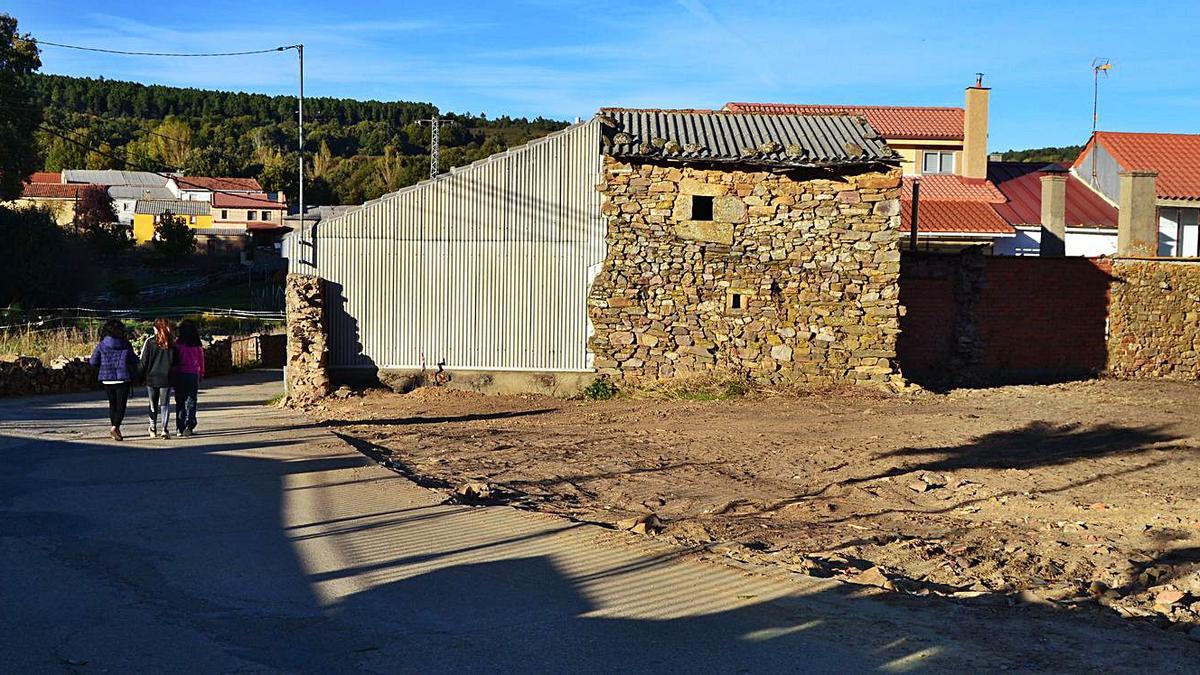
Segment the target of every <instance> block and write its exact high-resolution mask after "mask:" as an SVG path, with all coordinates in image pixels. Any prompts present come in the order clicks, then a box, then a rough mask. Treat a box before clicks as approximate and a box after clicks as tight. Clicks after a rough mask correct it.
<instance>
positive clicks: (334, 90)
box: [0, 0, 1200, 150]
mask: <svg viewBox="0 0 1200 675" xmlns="http://www.w3.org/2000/svg"><path fill="white" fill-rule="evenodd" d="M5 5H6V7H5V8H4V9H3V10H0V11H7V12H9V13H10V14H12V15H13V16H15V17H17V19H18V20H19V21H20V24H21V28H22V30H24V31H28V32H31V33H33V34H34V36H35V37H40V38H43V39H45V40H50V41H55V42H66V43H71V44H81V45H88V46H106V47H111V48H118V49H128V50H138V51H141V50H145V51H210V50H215V51H227V50H243V49H255V48H260V47H271V46H276V45H281V44H292V43H297V42H302V43H304V44H305V54H306V59H305V60H306V63H305V66H306V82H305V87H306V93H307V94H309V95H329V96H346V97H353V98H360V99H369V98H375V99H381V100H418V101H429V102H432V103H434V104H436V105H438V106H439V107H440V108H441V109H443V110H452V111H456V112H475V113H478V112H486V113H487V114H488V115H492V116H495V115H501V114H510V115H516V116H536V115H545V116H548V117H555V118H559V119H573V118H574V117H576V116H581V117H586V116H588V115H590V114H591V113H592V112H594V111H595V110H596V108H598V107H600V106H603V105H627V106H648V107H697V108H710V107H719V106H720V105H721V104H723V103H724V102H726V101H731V100H741V101H773V102H790V103H858V104H885V105H962V96H963V87H965V86H966V85H968V84H970V82H971V81H972V79H973V76H974V75H973V74H974V73H975V72H977V71H982V72H984V73H986V84H988V85H990V86H991V87H992V88H993V91H992V116H991V120H992V124H991V143H990V145H991V148H992V149H993V150H1005V149H1008V148H1025V147H1039V146H1045V145H1065V144H1072V143H1083V142H1084V141H1086V140H1087V135H1088V132H1089V130H1090V127H1091V106H1092V79H1091V63H1092V59H1093V58H1094V57H1097V56H1103V57H1108V58H1110V59H1112V61H1113V63H1114V69H1113V71H1112V75H1111V77H1109V78H1108V79H1107V80H1106V81H1103V82H1101V115H1100V126H1101V128H1104V129H1112V130H1123V131H1176V132H1200V53H1198V51H1200V50H1197V49H1196V45H1197V44H1198V43H1200V32H1198V31H1200V2H1196V1H1195V0H1190V1H1179V2H1168V1H1160V2H1155V1H1153V0H1151V1H1147V2H1130V1H1129V0H1125V1H1123V2H1111V1H1109V0H1094V1H1093V2H1075V1H1072V0H1066V1H1060V2H1044V1H1038V2H1027V1H1025V0H1008V1H1007V2H973V1H971V0H960V1H958V2H919V1H908V2H898V1H893V2H887V3H876V2H870V1H867V0H862V1H860V2H854V3H840V2H813V1H810V0H787V1H784V0H780V1H776V2H770V1H764V0H640V1H627V0H607V1H605V2H596V1H595V0H590V1H587V2H584V1H576V0H523V1H510V2H455V1H453V0H441V1H440V2H435V3H431V2H421V3H418V2H354V1H353V0H345V1H343V2H336V3H332V2H319V1H316V0H292V1H290V2H281V1H277V0H263V1H253V0H249V1H248V0H242V1H240V2H229V1H226V0H217V1H212V2H190V3H178V2H162V1H150V0H117V1H116V2H108V3H96V2H66V1H62V0H9V1H8V2H7V3H5ZM42 58H43V62H44V65H43V70H44V71H45V72H50V73H61V74H67V75H88V76H101V75H102V76H104V77H107V78H111V79H126V80H136V81H139V82H147V83H161V84H170V85H181V86H194V87H201V88H211V89H228V90H242V91H256V92H264V93H294V92H295V86H296V83H295V78H296V74H295V65H296V64H295V57H294V55H293V53H291V52H289V53H286V54H270V55H263V56H254V57H242V58H238V59H162V58H132V57H117V56H107V55H101V54H91V53H85V52H74V51H68V50H62V49H56V48H52V47H46V48H45V51H44V53H43V55H42Z"/></svg>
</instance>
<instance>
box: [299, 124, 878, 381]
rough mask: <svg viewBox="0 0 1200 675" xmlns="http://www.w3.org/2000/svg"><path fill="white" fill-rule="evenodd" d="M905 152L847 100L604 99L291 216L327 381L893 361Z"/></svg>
mask: <svg viewBox="0 0 1200 675" xmlns="http://www.w3.org/2000/svg"><path fill="white" fill-rule="evenodd" d="M899 184H900V168H899V157H898V156H897V155H896V154H895V153H894V152H893V151H892V150H891V148H889V147H888V146H887V144H886V143H885V142H884V141H883V140H882V139H880V137H879V135H878V134H877V133H876V131H875V130H874V129H872V128H871V126H870V125H869V124H868V123H867V122H866V120H865V119H863V118H860V117H856V116H846V115H829V116H810V115H762V114H741V113H730V112H718V111H660V110H615V109H614V110H605V111H602V112H601V113H600V114H599V115H597V116H596V117H595V118H594V119H592V120H589V121H587V122H583V123H580V124H576V125H574V126H571V127H568V128H567V129H564V130H562V131H559V132H556V133H554V134H550V135H549V136H547V137H544V138H542V139H538V140H536V141H533V142H531V143H529V144H527V145H525V146H521V147H516V148H511V149H509V150H506V151H505V152H502V153H498V154H497V155H493V156H492V157H489V158H486V159H483V160H480V161H479V162H476V163H474V164H472V165H469V166H466V167H461V168H456V169H452V170H451V171H450V172H449V173H447V174H443V175H441V176H438V177H437V178H435V179H432V180H429V181H424V182H422V183H419V184H417V185H414V186H411V187H408V188H405V189H403V190H400V191H398V192H396V193H392V194H389V195H385V196H383V197H381V198H380V199H377V200H372V201H371V202H368V203H366V204H364V205H362V206H360V207H356V208H353V209H349V210H347V211H346V212H344V213H341V214H339V215H337V216H335V217H332V218H329V219H324V220H322V221H321V222H320V223H319V224H318V225H316V226H314V227H312V228H306V229H305V231H297V232H294V233H292V234H291V235H289V240H288V242H287V243H286V248H287V250H288V251H291V252H294V253H293V254H292V255H291V256H290V260H289V264H290V271H291V272H293V273H296V274H301V275H308V276H316V277H320V278H321V279H322V280H323V288H324V291H323V296H324V298H325V300H324V301H325V307H324V309H323V315H324V317H325V330H326V331H327V332H328V342H327V344H328V359H327V363H328V367H329V368H330V370H331V371H332V376H333V378H334V380H335V381H339V380H347V379H354V378H362V377H384V376H385V375H386V376H388V377H390V376H393V375H404V376H408V375H413V374H418V373H428V372H430V371H436V372H437V374H438V377H439V378H448V379H449V380H450V382H451V383H452V384H453V383H456V382H457V383H459V384H462V385H464V386H474V387H477V388H481V389H490V390H510V391H511V390H514V389H525V390H529V389H535V390H542V391H550V392H554V393H569V392H570V391H572V390H574V391H577V390H578V388H579V387H581V386H583V385H584V384H586V383H587V382H588V381H590V380H591V379H593V378H594V377H595V374H596V373H597V372H599V373H601V374H603V375H607V376H610V377H613V378H616V379H618V380H621V381H622V382H625V383H630V382H640V381H645V380H648V379H653V378H657V377H670V376H673V375H677V374H682V373H687V372H695V371H708V370H728V371H731V372H734V373H737V374H740V375H745V376H747V377H751V378H758V379H763V380H768V381H780V380H785V379H801V380H805V381H817V382H829V381H836V382H841V381H869V382H871V383H874V384H885V383H887V382H889V381H891V380H892V379H893V378H896V377H898V376H897V375H896V369H895V365H894V359H895V335H896V332H897V330H898V329H897V318H898V314H899V305H898V300H897V297H898V290H897V283H898V279H899V245H898V239H899V238H900V236H901V235H900V232H899V227H900V221H899V216H898V213H899V202H898V200H897V194H898V189H899Z"/></svg>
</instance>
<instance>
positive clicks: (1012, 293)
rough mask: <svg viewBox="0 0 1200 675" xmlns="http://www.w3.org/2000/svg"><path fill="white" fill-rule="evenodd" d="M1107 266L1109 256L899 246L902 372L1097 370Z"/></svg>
mask: <svg viewBox="0 0 1200 675" xmlns="http://www.w3.org/2000/svg"><path fill="white" fill-rule="evenodd" d="M1111 272H1112V265H1111V262H1110V261H1109V260H1107V259H1089V258H1033V257H1022V258H1017V257H991V256H980V255H979V254H963V255H957V254H941V255H939V254H911V255H910V254H906V256H905V259H904V260H903V264H902V267H901V275H900V303H901V305H903V306H904V308H905V314H904V316H903V317H902V319H901V322H900V330H901V333H900V337H899V340H898V341H897V354H898V358H899V361H900V368H901V371H902V372H903V373H904V375H905V376H906V377H908V378H910V379H912V380H913V381H916V382H919V383H933V382H937V383H966V384H969V383H989V382H1020V381H1038V380H1048V379H1061V378H1069V377H1080V376H1086V375H1089V374H1092V373H1096V372H1099V371H1102V370H1104V368H1105V363H1106V358H1107V347H1106V343H1105V339H1106V322H1107V318H1108V301H1109V287H1110V284H1111V280H1112V277H1111Z"/></svg>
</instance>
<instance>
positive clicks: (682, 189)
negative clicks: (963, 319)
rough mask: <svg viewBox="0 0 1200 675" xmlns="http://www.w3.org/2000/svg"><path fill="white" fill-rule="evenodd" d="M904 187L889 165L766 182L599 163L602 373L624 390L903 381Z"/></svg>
mask: <svg viewBox="0 0 1200 675" xmlns="http://www.w3.org/2000/svg"><path fill="white" fill-rule="evenodd" d="M899 184H900V171H899V169H898V168H893V167H885V168H884V169H882V170H881V171H872V172H864V173H857V174H853V175H837V174H833V173H831V172H828V171H817V170H809V171H790V172H786V173H774V172H768V171H744V170H730V169H722V168H704V167H694V166H677V165H665V164H664V165H658V164H628V163H623V162H620V161H618V160H615V159H613V158H611V157H606V158H605V165H604V176H603V180H602V183H601V184H600V185H599V186H598V189H599V190H600V191H601V193H602V195H603V207H602V208H603V212H604V215H605V217H606V219H607V225H608V234H607V244H608V256H607V259H606V260H605V262H604V266H603V269H602V270H601V271H600V273H599V274H598V275H597V278H596V280H595V282H594V283H593V286H592V291H591V294H590V297H589V315H590V318H591V321H592V324H593V326H594V328H595V334H594V335H593V337H592V339H591V340H590V347H591V350H592V352H593V354H594V355H595V366H596V369H597V371H598V372H599V373H600V374H602V375H607V376H609V377H612V378H614V379H616V380H619V381H622V382H625V383H631V384H636V383H638V382H645V381H650V380H654V379H657V378H666V377H672V376H676V375H687V374H697V373H704V372H707V371H727V372H732V373H734V374H738V375H744V376H746V377H747V378H749V379H753V380H757V381H766V382H780V381H789V380H790V381H804V382H814V383H828V382H848V381H854V382H867V383H871V384H875V385H880V386H883V385H888V384H897V383H900V381H901V380H900V377H899V375H898V374H897V373H898V371H897V368H896V365H895V356H896V334H897V333H898V331H899V327H898V313H899V302H898V294H899V285H898V282H899V275H900V250H899V246H898V242H899V240H900V238H901V233H900V231H899V228H900V219H899V216H898V214H899V209H900V206H899V202H898V200H897V193H898V187H899ZM696 198H700V199H696ZM693 209H699V210H700V211H701V213H697V214H694V213H693ZM709 211H711V218H709V217H708V216H709ZM693 216H700V217H699V218H696V217H693Z"/></svg>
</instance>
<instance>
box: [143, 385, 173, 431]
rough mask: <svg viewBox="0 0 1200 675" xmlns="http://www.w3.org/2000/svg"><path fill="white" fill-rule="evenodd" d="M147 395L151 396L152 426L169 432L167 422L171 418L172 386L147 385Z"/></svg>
mask: <svg viewBox="0 0 1200 675" xmlns="http://www.w3.org/2000/svg"><path fill="white" fill-rule="evenodd" d="M146 396H147V397H149V398H150V428H152V429H162V430H163V433H167V423H168V421H169V420H170V419H171V387H169V386H167V387H151V386H147V387H146Z"/></svg>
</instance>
